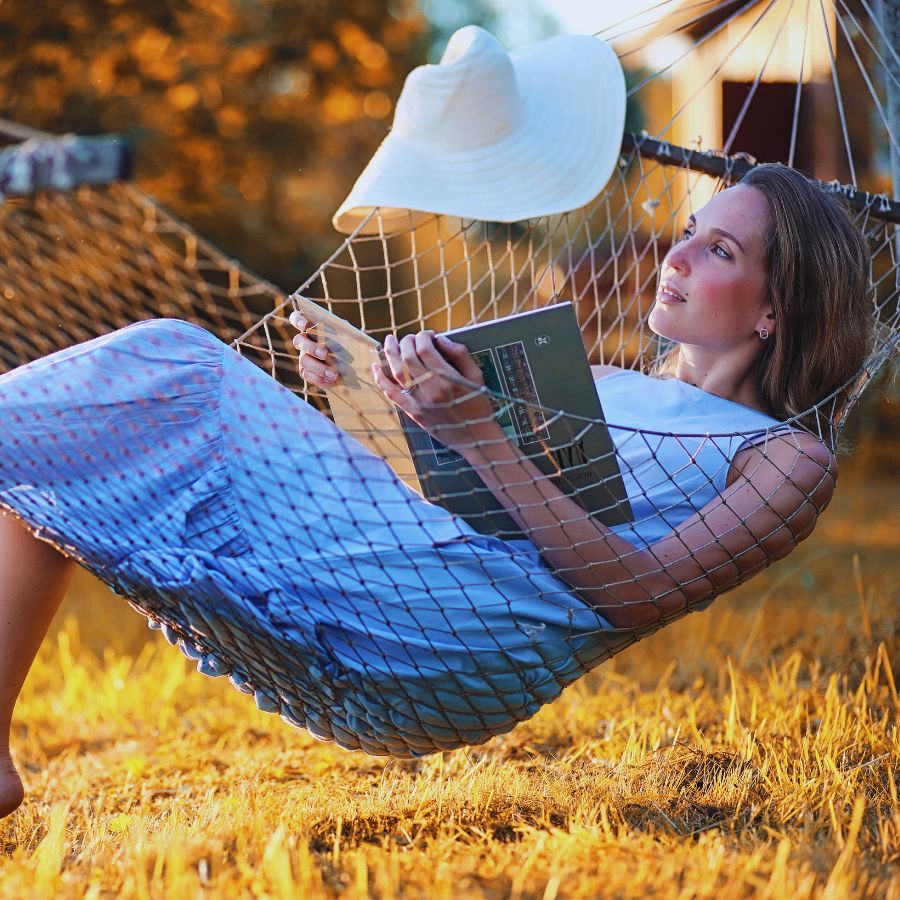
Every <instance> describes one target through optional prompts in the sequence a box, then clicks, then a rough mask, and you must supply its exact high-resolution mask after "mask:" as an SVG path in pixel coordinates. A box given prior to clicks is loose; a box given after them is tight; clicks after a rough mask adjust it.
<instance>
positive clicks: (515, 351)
mask: <svg viewBox="0 0 900 900" xmlns="http://www.w3.org/2000/svg"><path fill="white" fill-rule="evenodd" d="M292 299H293V300H294V301H295V302H296V304H297V307H298V309H299V310H300V312H301V313H302V314H303V315H304V316H305V317H306V318H307V320H309V321H310V322H315V323H316V326H317V327H316V331H317V333H318V334H319V335H320V336H322V337H323V338H324V339H325V341H326V342H327V343H328V345H329V347H330V349H331V350H332V352H333V353H334V355H335V358H336V365H337V368H338V370H339V371H340V372H341V376H342V377H341V381H340V382H339V383H338V384H337V385H335V386H334V387H331V388H328V389H327V391H326V394H327V396H328V402H329V406H330V407H331V413H332V416H333V418H334V421H335V423H336V424H337V425H338V426H340V427H341V428H342V429H343V430H344V431H346V432H347V433H348V434H350V435H352V436H353V437H354V438H356V439H357V440H358V441H360V442H361V443H362V444H364V445H365V446H366V447H368V448H369V449H370V450H371V451H372V452H373V453H375V454H376V455H378V456H381V457H382V458H384V459H385V460H386V461H387V462H388V464H389V465H390V466H391V468H393V470H394V471H395V472H396V474H397V475H398V476H399V477H400V478H402V479H403V480H404V481H405V482H406V483H407V484H408V485H409V486H411V487H413V488H414V489H416V490H418V491H420V492H421V493H422V494H423V496H425V497H426V498H428V499H429V500H431V501H432V502H434V503H438V504H440V505H441V506H443V507H444V508H445V509H448V510H450V511H451V512H453V513H456V514H457V515H459V516H462V517H463V518H464V519H466V521H468V522H469V523H470V524H471V525H472V526H473V527H474V528H475V529H476V530H477V531H479V532H481V533H482V534H496V535H498V536H499V537H502V538H504V539H507V540H510V539H517V538H523V537H525V535H524V534H523V532H522V530H521V528H519V526H518V525H517V524H516V523H515V521H514V520H513V518H512V517H511V516H510V515H509V513H507V512H506V511H505V510H504V509H503V507H502V505H501V504H500V502H499V501H498V500H497V499H496V497H494V495H493V494H492V493H491V492H490V491H489V490H488V489H487V488H486V487H485V486H484V484H483V483H482V481H481V479H480V478H479V477H478V473H477V472H476V471H475V470H474V469H473V468H472V466H470V465H469V463H468V462H466V460H465V459H464V458H463V457H462V456H461V455H459V454H458V453H456V452H454V451H452V450H450V449H448V448H447V447H445V446H444V445H442V444H441V443H440V442H438V441H437V440H435V439H434V438H433V437H431V436H430V435H429V434H428V433H427V432H426V431H424V430H423V429H422V428H420V427H419V426H418V425H417V424H416V423H415V422H413V421H412V420H411V419H409V418H408V417H407V416H405V415H403V414H402V413H400V412H399V411H398V410H397V409H396V407H394V406H393V404H391V403H390V402H389V401H388V400H387V398H385V397H384V395H383V394H382V393H381V391H379V390H378V388H377V387H376V386H375V384H374V382H373V379H372V372H371V369H372V364H373V363H379V364H380V363H381V355H380V353H381V345H380V344H379V343H378V342H377V341H376V340H374V339H373V338H371V337H369V336H368V335H367V334H365V333H364V332H362V331H360V330H359V329H358V328H355V327H354V326H353V325H351V324H350V323H349V322H346V321H345V320H343V319H341V318H340V317H338V316H336V315H334V314H333V313H331V312H329V311H328V310H325V309H323V308H322V307H320V306H318V305H317V304H316V303H313V302H312V301H311V300H307V299H306V298H304V297H300V296H297V295H295V296H294V297H293V298H292ZM447 335H448V336H450V337H451V338H452V339H453V340H455V341H458V342H459V343H462V344H465V345H466V346H467V347H468V349H469V351H470V352H471V353H472V356H473V358H474V359H475V361H476V362H477V363H478V365H479V367H480V368H481V371H482V373H483V375H484V381H485V385H486V386H487V388H488V390H489V391H490V394H491V399H492V402H493V407H494V416H495V418H496V419H497V420H498V422H499V423H500V425H501V426H502V428H503V430H504V431H505V432H506V434H507V436H508V437H509V438H510V440H512V441H514V442H515V443H516V444H517V445H518V446H519V448H520V449H521V450H522V452H523V453H524V454H525V455H526V456H528V458H529V459H531V461H532V462H533V463H534V464H535V465H536V466H537V467H538V468H539V469H540V470H541V471H542V472H543V473H544V474H545V475H547V476H548V477H550V478H551V479H552V480H553V481H554V483H555V484H556V485H557V487H559V488H560V490H562V491H563V492H565V493H566V494H568V495H569V496H571V497H572V499H573V500H575V501H576V502H577V503H579V504H580V505H581V507H582V508H583V509H585V510H586V511H587V512H588V513H590V514H591V515H592V516H594V517H596V518H597V519H598V520H599V521H601V522H604V523H605V524H607V525H618V524H621V523H623V522H629V521H631V519H632V514H631V507H630V505H629V503H628V498H627V495H626V493H625V487H624V485H623V483H622V477H621V473H620V470H619V465H618V460H617V458H616V455H615V448H614V446H613V443H612V440H611V438H610V435H609V431H608V429H607V428H606V426H605V425H604V424H603V410H602V408H601V406H600V400H599V398H598V396H597V389H596V387H595V385H594V381H593V378H592V376H591V370H590V365H589V364H588V359H587V354H586V353H585V351H584V345H583V343H582V340H581V333H580V331H579V329H578V322H577V320H576V318H575V313H574V310H573V309H572V304H571V303H558V304H555V305H553V306H546V307H543V308H541V309H537V310H530V311H528V312H523V313H517V314H515V315H512V316H507V317H505V318H502V319H495V320H494V321H491V322H484V323H480V324H477V325H470V326H467V327H465V328H459V329H455V330H452V331H448V332H447ZM559 410H564V413H561V412H558V411H559Z"/></svg>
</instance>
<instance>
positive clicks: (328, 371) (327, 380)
mask: <svg viewBox="0 0 900 900" xmlns="http://www.w3.org/2000/svg"><path fill="white" fill-rule="evenodd" d="M288 321H289V322H290V323H291V325H293V326H294V328H296V329H298V331H299V332H300V334H296V335H294V338H293V340H292V341H291V343H293V345H294V347H296V348H297V350H299V351H300V375H301V376H302V377H303V378H304V379H305V380H306V381H308V382H309V383H310V384H312V385H314V386H315V387H318V388H330V387H334V386H335V385H336V384H337V383H338V382H339V381H340V379H341V375H340V372H339V371H338V369H337V367H336V366H335V365H334V359H335V357H334V354H333V353H332V352H331V350H330V349H329V348H328V345H327V344H326V343H325V340H324V338H322V339H321V340H320V339H318V338H317V336H316V335H315V333H314V329H315V327H316V325H315V322H310V321H309V320H308V319H307V318H306V317H305V316H304V315H303V314H302V313H299V312H292V313H291V316H290V319H289V320H288Z"/></svg>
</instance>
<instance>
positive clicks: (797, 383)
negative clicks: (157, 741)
mask: <svg viewBox="0 0 900 900" xmlns="http://www.w3.org/2000/svg"><path fill="white" fill-rule="evenodd" d="M810 223H815V226H816V227H815V228H810V227H809V226H810ZM867 272H868V256H867V252H866V247H865V244H864V241H863V240H862V238H861V236H860V235H859V233H858V232H857V231H856V230H855V229H854V228H853V227H852V225H851V224H850V223H849V220H848V219H847V218H846V216H845V215H844V213H843V212H842V211H841V210H840V208H839V207H838V206H837V205H836V204H835V203H834V202H833V200H832V199H831V198H829V197H827V196H826V195H825V194H823V193H822V192H820V191H819V189H818V188H816V187H815V186H813V185H811V184H810V183H809V182H808V181H807V180H806V179H804V178H802V176H799V175H797V174H796V173H794V172H792V171H791V170H790V169H787V168H784V167H780V166H763V167H759V168H757V169H755V170H754V171H753V172H751V173H750V175H749V176H748V177H747V178H746V179H745V180H744V182H743V183H742V184H741V185H739V186H737V187H734V188H731V189H729V190H726V191H723V192H721V193H720V194H718V195H716V196H715V197H714V198H713V199H712V200H711V201H710V203H709V204H707V205H706V206H705V207H704V208H703V209H701V210H699V211H698V212H697V213H696V214H695V215H694V216H692V217H691V219H690V222H689V224H688V226H687V228H686V229H685V231H684V233H683V235H682V237H681V239H680V241H679V242H677V243H676V244H675V245H674V246H673V248H672V250H671V251H670V253H669V254H668V256H667V257H666V260H665V262H664V263H663V266H662V270H661V273H660V275H661V277H660V282H659V289H658V293H657V298H656V305H655V307H654V309H653V311H652V314H651V317H650V325H651V327H652V328H653V330H654V331H655V332H657V333H658V334H660V335H662V336H663V337H666V338H668V339H670V340H672V341H673V342H675V344H676V349H675V350H674V351H673V353H672V355H671V356H670V358H669V360H668V361H667V365H666V367H665V368H666V372H665V373H664V374H665V376H666V377H654V378H651V377H648V376H644V375H641V374H639V373H634V372H623V371H619V370H616V369H614V368H613V367H598V370H597V372H596V376H597V378H598V390H599V392H600V394H601V397H602V399H603V403H604V408H605V410H606V415H607V417H608V419H609V421H610V423H613V424H612V425H611V430H612V431H613V435H614V438H615V440H616V445H617V454H618V456H619V458H620V463H621V467H622V469H623V474H624V475H625V476H626V485H627V487H628V491H629V495H630V499H631V502H632V506H633V508H634V510H635V514H636V515H635V522H634V524H633V525H630V526H623V527H620V528H617V529H616V528H614V529H610V528H607V527H605V526H604V525H602V524H600V523H598V522H596V521H594V520H593V519H591V518H589V517H587V516H586V515H585V513H584V512H583V510H582V509H581V508H580V507H579V506H578V505H577V504H575V503H574V502H573V501H572V500H570V499H568V498H567V497H566V496H565V495H564V494H562V493H561V492H560V491H559V490H558V489H557V488H555V487H554V486H553V484H552V483H551V482H550V481H549V480H548V479H547V478H545V477H544V476H542V475H541V474H540V473H539V472H538V470H537V469H535V468H534V466H533V465H532V464H531V462H529V460H528V459H526V458H525V457H524V456H523V455H522V454H521V452H520V451H519V449H518V448H517V447H516V446H514V445H513V444H511V443H510V442H509V441H508V440H507V439H506V437H505V435H504V433H503V432H502V430H501V429H500V428H499V426H498V425H497V424H496V422H495V421H494V419H493V417H492V415H491V407H490V404H489V402H488V398H487V397H486V395H485V394H484V392H482V391H479V390H473V388H472V385H473V384H474V385H475V386H476V387H477V386H479V385H481V384H482V382H481V375H480V372H479V370H478V367H477V366H476V365H475V363H474V362H473V360H472V359H471V357H470V356H469V354H468V352H467V351H466V350H465V348H464V347H462V346H461V345H459V344H456V343H454V342H453V341H450V340H448V339H446V338H443V337H435V336H434V334H433V333H431V332H421V333H419V334H417V335H412V336H407V337H405V338H403V339H402V340H401V341H397V340H396V339H394V338H388V339H387V340H386V341H385V355H386V359H387V365H386V366H385V368H384V370H381V369H378V370H376V371H375V378H376V382H377V384H378V386H379V387H380V389H381V390H382V391H383V392H384V394H385V396H387V397H388V398H389V399H390V400H391V401H392V402H393V403H394V404H396V406H397V407H399V408H400V409H402V410H403V411H404V412H405V413H407V414H408V415H410V416H411V417H412V418H414V419H415V420H416V421H418V422H419V423H420V424H421V425H422V426H423V427H424V428H426V429H427V430H428V431H429V432H431V433H432V434H433V435H434V436H435V437H436V438H437V439H439V440H440V441H441V442H443V443H444V444H446V445H448V446H450V447H452V448H453V449H455V450H456V451H458V452H459V453H461V454H463V455H464V456H465V457H466V458H467V459H468V460H469V462H470V463H471V464H472V465H474V466H475V467H477V469H478V470H479V472H480V474H481V477H482V480H483V481H484V482H485V484H486V485H487V487H488V488H489V489H490V490H491V491H492V492H493V493H494V494H495V495H496V496H497V497H498V498H499V499H500V500H501V502H502V503H503V504H504V505H505V507H506V508H507V509H508V510H509V511H510V513H511V514H512V515H513V517H514V518H515V519H516V520H517V522H518V524H519V525H520V526H521V527H522V528H523V530H524V531H525V532H526V533H527V534H529V536H530V538H531V540H530V541H526V542H518V543H516V542H504V541H500V540H498V539H496V538H492V537H485V536H482V535H478V534H476V533H475V532H474V531H473V530H472V529H471V528H469V527H468V526H467V525H466V524H465V523H464V522H462V521H461V520H458V519H456V518H454V517H453V516H451V515H450V514H448V513H446V512H445V511H443V510H442V509H440V508H439V507H436V506H433V505H431V504H428V503H426V502H425V501H423V500H422V499H421V498H420V497H418V496H417V495H415V494H413V493H412V492H411V491H409V490H408V489H407V488H405V487H404V486H403V484H402V483H401V482H399V481H398V479H396V478H395V477H394V476H393V473H391V472H390V470H389V469H388V468H387V466H386V465H385V464H384V462H383V461H382V460H379V459H377V458H376V457H374V456H371V455H370V454H368V453H367V452H366V451H365V450H364V449H363V448H362V447H360V446H359V445H358V444H356V442H355V441H353V440H352V439H349V438H348V437H346V436H345V435H344V434H342V433H341V432H340V431H339V430H338V429H336V428H334V427H333V425H332V424H331V423H330V422H329V421H328V420H327V419H325V417H323V416H321V415H320V414H318V413H317V412H316V411H315V410H313V409H312V408H311V407H309V406H308V405H307V404H305V403H303V402H301V401H299V400H298V399H297V398H296V397H295V396H294V395H293V394H291V393H290V392H288V391H286V390H284V389H282V388H280V387H279V386H278V385H276V384H275V382H273V381H272V380H271V379H269V378H268V377H267V376H266V375H265V374H264V373H262V372H261V371H260V370H258V369H257V368H256V367H254V366H252V365H251V364H249V363H247V362H246V361H244V360H242V359H240V357H238V356H237V354H235V353H233V352H231V351H230V350H227V349H226V348H225V347H224V345H222V344H220V343H219V342H218V341H216V340H215V339H214V338H212V337H211V336H210V335H208V334H207V333H206V332H204V331H203V330H202V329H199V328H197V327H196V326H192V325H188V324H187V323H179V322H171V321H160V322H149V323H140V324H138V325H136V326H131V327H129V328H126V329H123V330H121V331H119V332H116V333H114V334H113V335H108V336H106V337H104V338H99V339H97V340H95V341H91V342H89V343H87V344H84V345H80V346H78V347H74V348H70V349H69V350H66V351H62V352H61V353H58V354H54V355H53V356H51V357H48V358H47V359H44V360H39V361H38V362H36V363H33V364H31V365H29V366H24V367H22V368H21V369H18V370H15V371H14V372H11V373H9V374H8V375H6V376H4V377H3V378H2V379H0V404H2V407H3V411H2V412H3V421H4V428H5V436H4V441H3V453H2V455H0V501H2V503H3V505H4V507H5V508H6V509H7V510H8V511H9V512H11V513H13V514H14V515H13V516H7V517H3V518H2V519H0V584H2V585H3V591H2V594H0V613H2V616H0V624H2V628H0V761H2V766H0V815H7V814H9V813H10V812H11V811H12V810H14V809H15V808H16V807H17V806H18V805H19V804H20V803H21V801H22V798H23V791H22V785H21V782H20V780H19V777H18V775H17V773H16V770H15V768H14V766H13V764H12V761H11V757H10V753H9V748H8V735H9V728H10V723H11V718H12V711H13V705H14V703H15V700H16V697H17V695H18V693H19V690H20V688H21V686H22V683H23V682H24V679H25V675H26V673H27V671H28V668H29V666H30V664H31V662H32V660H33V658H34V655H35V653H36V652H37V649H38V646H39V644H40V641H41V639H42V637H43V635H44V634H45V632H46V629H47V627H48V626H49V623H50V620H51V618H52V616H53V613H54V611H55V610H56V608H57V606H58V604H59V602H60V600H61V598H62V596H63V594H64V592H65V589H66V585H67V584H68V580H69V577H70V575H71V568H72V566H71V559H70V558H69V557H75V558H77V559H78V560H79V561H81V562H82V563H83V564H84V565H86V566H88V567H89V568H91V569H93V570H94V571H96V572H98V573H99V574H100V575H101V576H102V577H103V578H104V579H105V580H106V581H107V582H109V583H110V584H112V585H113V586H114V587H115V588H116V589H117V590H119V591H120V592H122V593H124V594H126V595H128V596H129V598H130V599H131V600H132V601H133V603H135V604H136V605H138V606H139V608H141V609H142V610H143V611H145V612H146V613H147V614H148V615H150V616H151V617H152V618H153V619H156V620H158V621H161V622H163V623H164V624H165V625H166V626H167V627H169V628H171V629H173V630H174V631H175V632H176V634H177V635H178V636H180V637H181V638H182V649H184V650H185V652H187V653H189V655H192V656H194V657H197V658H199V660H200V666H199V667H200V669H201V671H204V672H207V673H208V674H230V675H231V677H232V680H233V681H234V682H235V683H236V684H237V685H238V686H239V687H240V688H241V689H242V690H245V691H247V692H252V693H255V695H256V699H257V702H258V703H259V705H260V706H261V708H264V709H267V710H269V711H277V712H280V713H281V714H282V716H284V717H285V718H286V719H288V720H289V721H291V722H293V723H295V724H300V725H305V726H306V727H308V728H309V729H310V731H312V733H313V734H315V735H317V736H319V737H322V738H327V739H333V740H337V741H338V742H339V743H341V744H343V745H344V746H348V747H361V748H363V749H365V750H367V751H368V752H372V753H394V754H397V755H417V754H422V753H427V752H432V751H434V750H436V749H440V748H451V747H455V746H459V745H460V744H463V743H475V742H480V741H483V740H485V739H486V738H488V737H490V736H491V735H493V734H498V733H501V732H503V731H507V730H509V729H510V728H511V727H513V725H514V724H515V723H516V722H517V721H521V720H522V719H525V718H528V717H529V716H531V715H533V714H534V712H535V711H536V710H537V709H538V708H539V707H540V706H541V705H542V704H543V703H546V702H548V701H550V700H552V699H554V698H555V697H556V696H558V694H559V693H560V691H561V690H562V688H563V687H564V686H565V685H567V684H569V683H571V682H572V681H574V680H575V679H576V678H578V677H579V676H580V675H581V674H583V673H584V672H585V671H587V670H588V669H590V668H592V667H593V666H595V665H597V664H598V663H599V662H601V661H602V660H603V659H605V658H607V657H608V656H609V655H611V653H613V652H616V650H618V649H620V648H621V647H622V646H624V645H625V644H627V643H629V642H631V641H632V640H634V639H635V638H634V634H635V632H634V629H636V628H640V629H641V630H642V632H643V633H646V631H647V630H650V629H652V628H653V627H654V626H659V625H661V624H664V623H665V622H667V621H669V620H671V619H672V618H674V617H676V616H677V615H680V614H682V613H683V612H686V611H689V610H691V609H696V608H700V607H701V606H703V605H705V604H707V603H708V602H710V601H711V600H712V599H713V598H714V597H715V596H716V595H717V594H719V593H721V592H722V591H723V590H725V589H727V588H729V587H731V586H733V585H735V584H737V583H739V582H740V581H742V580H744V579H746V578H747V577H749V576H750V575H751V574H753V573H754V572H756V571H758V570H759V569H761V568H763V567H764V566H766V565H768V564H769V563H770V562H772V561H773V560H775V559H778V558H780V557H782V556H784V555H786V554H787V553H788V552H790V550H791V549H792V548H793V547H794V546H795V545H796V544H797V543H798V542H799V541H801V540H803V539H804V538H805V537H806V536H807V535H808V534H809V533H810V532H811V531H812V529H813V527H814V525H815V522H816V519H817V517H818V514H819V513H820V512H821V511H822V509H823V508H824V507H825V506H826V504H827V503H828V501H829V499H830V497H831V493H832V490H833V487H834V481H835V477H836V466H835V462H834V459H833V457H832V455H831V453H830V452H829V450H828V449H827V447H826V446H825V445H824V444H823V443H822V442H821V441H820V440H819V439H818V438H817V437H816V436H815V435H814V434H812V433H810V432H808V431H805V430H803V429H802V428H800V427H797V426H796V425H794V426H793V427H784V426H779V423H780V422H781V421H783V420H785V419H788V418H790V417H793V416H796V415H797V414H799V413H802V412H803V411H805V410H806V409H807V408H809V407H810V406H811V405H813V403H815V402H816V401H818V400H820V399H821V398H823V397H825V396H827V395H829V394H830V393H831V392H833V391H835V390H837V389H839V388H840V387H841V386H842V385H843V384H844V383H845V382H846V381H847V380H848V379H849V378H850V377H852V375H853V374H854V373H855V372H857V371H858V369H859V367H860V365H861V364H862V362H863V360H864V358H865V355H866V351H867V348H868V341H869V335H870V331H871V314H870V311H869V308H868V306H867V299H866V288H867ZM295 324H297V325H299V326H300V328H301V332H300V334H299V335H298V336H297V337H296V338H295V344H296V346H297V348H298V349H299V350H300V353H301V356H300V365H301V369H302V372H303V374H304V375H305V377H306V378H307V379H308V380H309V381H310V382H312V383H315V384H319V385H328V384H333V383H334V382H335V380H336V379H337V377H338V375H337V370H336V368H335V367H334V365H333V363H334V360H333V359H332V358H331V357H330V355H329V354H328V351H327V348H323V347H320V346H319V344H318V343H317V342H316V339H315V336H314V334H312V333H311V331H310V330H309V329H305V327H304V326H305V323H304V322H302V321H296V322H295ZM671 415H677V416H679V417H680V423H679V424H683V423H684V422H685V421H687V422H689V423H690V425H691V426H692V427H690V428H685V429H684V430H685V431H692V432H693V433H707V434H709V435H712V437H705V438H704V437H700V438H696V439H694V440H693V441H691V440H687V439H675V438H672V437H668V436H667V435H666V434H665V432H667V431H670V430H672V425H671V422H670V421H667V419H668V418H669V416H671ZM736 431H739V432H744V433H745V437H743V438H741V437H737V438H735V437H734V436H732V435H731V434H730V433H732V432H736ZM716 435H723V436H722V437H716ZM17 519H21V520H22V522H24V523H25V524H26V525H27V526H28V530H26V529H23V528H22V527H21V524H20V522H19V521H17ZM35 537H37V538H41V539H42V540H36V539H35ZM60 550H62V551H63V552H64V553H65V554H67V555H63V553H60V552H59V551H60ZM285 671H287V672H297V673H298V675H297V677H296V678H294V679H289V678H286V677H285V676H284V672H285Z"/></svg>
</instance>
